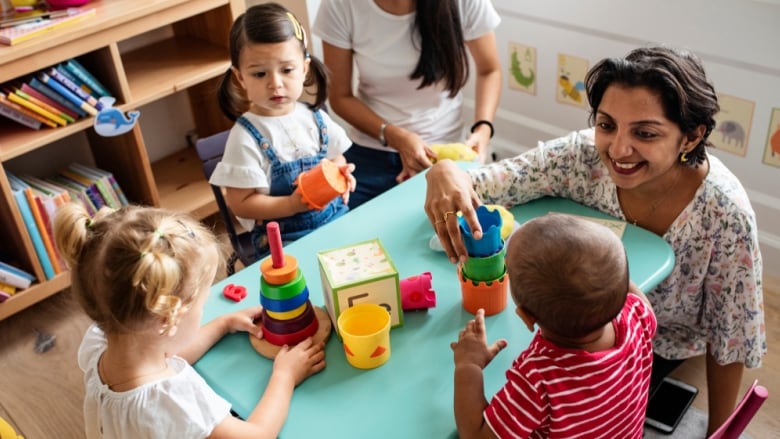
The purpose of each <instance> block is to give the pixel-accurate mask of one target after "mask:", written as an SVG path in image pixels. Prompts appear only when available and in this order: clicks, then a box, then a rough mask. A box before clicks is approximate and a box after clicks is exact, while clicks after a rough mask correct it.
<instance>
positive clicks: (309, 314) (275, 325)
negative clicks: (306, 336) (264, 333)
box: [263, 302, 317, 334]
mask: <svg viewBox="0 0 780 439" xmlns="http://www.w3.org/2000/svg"><path fill="white" fill-rule="evenodd" d="M316 318H317V317H316V316H315V315H314V307H312V306H311V302H306V309H305V310H304V311H303V314H301V315H299V316H298V317H294V318H292V319H289V320H279V319H275V318H273V317H269V316H268V313H267V312H266V310H265V308H264V309H263V328H264V329H267V330H268V331H270V332H273V333H274V334H292V333H294V332H298V331H300V330H302V329H304V328H305V327H306V326H308V325H309V323H311V320H312V319H316Z"/></svg>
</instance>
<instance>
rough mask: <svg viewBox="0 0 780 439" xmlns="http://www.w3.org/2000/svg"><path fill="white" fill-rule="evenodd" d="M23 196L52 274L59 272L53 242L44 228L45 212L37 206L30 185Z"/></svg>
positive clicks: (60, 270)
mask: <svg viewBox="0 0 780 439" xmlns="http://www.w3.org/2000/svg"><path fill="white" fill-rule="evenodd" d="M24 196H25V197H27V203H28V204H29V205H30V211H31V212H32V215H33V219H34V220H35V224H36V225H37V226H38V232H39V233H40V234H41V240H42V241H43V248H44V249H46V254H47V255H48V256H49V262H50V263H51V266H52V268H53V269H54V274H55V275H56V274H59V273H61V272H62V268H60V264H59V261H58V259H59V258H58V257H57V254H56V253H55V250H54V243H53V242H52V240H51V238H50V237H49V232H48V229H47V228H46V222H45V221H44V215H45V214H46V211H45V210H44V209H42V208H41V206H39V204H38V200H37V198H36V197H35V194H34V193H33V190H32V188H31V187H29V186H28V187H26V188H25V189H24Z"/></svg>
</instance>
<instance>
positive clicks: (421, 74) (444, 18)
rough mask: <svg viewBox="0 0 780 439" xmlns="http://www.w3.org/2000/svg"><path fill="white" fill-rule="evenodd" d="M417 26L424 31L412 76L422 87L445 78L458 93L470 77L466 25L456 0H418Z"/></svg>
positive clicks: (453, 93) (448, 84) (421, 32)
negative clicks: (464, 32)
mask: <svg viewBox="0 0 780 439" xmlns="http://www.w3.org/2000/svg"><path fill="white" fill-rule="evenodd" d="M414 27H415V29H416V30H417V32H419V34H420V46H421V47H420V59H419V61H418V62H417V67H415V69H414V72H412V74H411V76H410V78H411V79H420V78H422V82H421V83H420V86H419V87H417V88H418V89H421V88H425V87H427V86H429V85H432V84H435V83H437V82H439V81H444V84H445V86H446V89H447V90H448V91H449V93H450V97H455V95H457V94H458V92H459V91H460V89H462V88H463V86H464V85H465V84H466V81H467V80H468V78H469V63H468V57H467V56H466V44H465V41H464V39H463V27H462V25H461V22H460V11H459V9H458V2H457V1H456V0H417V12H416V14H415V21H414Z"/></svg>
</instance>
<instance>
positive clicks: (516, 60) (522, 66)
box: [507, 42, 537, 95]
mask: <svg viewBox="0 0 780 439" xmlns="http://www.w3.org/2000/svg"><path fill="white" fill-rule="evenodd" d="M507 78H508V80H509V88H511V89H512V90H519V91H524V92H526V93H528V94H532V95H536V82H537V81H536V79H537V78H536V48H534V47H530V46H526V45H524V44H520V43H512V42H510V43H509V75H508V76H507Z"/></svg>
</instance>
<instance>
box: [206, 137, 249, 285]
mask: <svg viewBox="0 0 780 439" xmlns="http://www.w3.org/2000/svg"><path fill="white" fill-rule="evenodd" d="M228 133H229V131H222V132H221V133H217V134H214V135H213V136H209V137H205V138H203V139H198V141H197V142H196V143H195V150H196V151H197V152H198V157H200V160H201V161H202V162H203V173H204V174H205V176H206V180H208V179H209V178H211V174H212V173H214V169H215V168H216V167H217V163H219V161H220V160H221V159H222V154H223V153H224V152H225V143H226V142H227V137H228ZM211 191H212V192H213V193H214V198H215V199H216V200H217V206H219V213H220V214H221V215H222V220H223V221H224V222H225V228H226V229H227V233H228V237H229V238H230V244H231V246H232V247H233V253H232V254H231V255H230V258H228V262H227V274H228V275H231V274H233V273H235V271H236V261H237V260H240V261H241V263H242V264H244V266H245V267H246V266H249V265H251V264H252V263H253V262H255V248H254V246H253V245H252V233H251V232H243V233H238V232H237V231H236V228H235V226H234V225H233V213H232V212H231V211H230V209H229V208H228V206H227V203H225V198H224V197H223V196H222V190H221V189H220V187H219V186H215V185H213V184H212V185H211Z"/></svg>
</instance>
